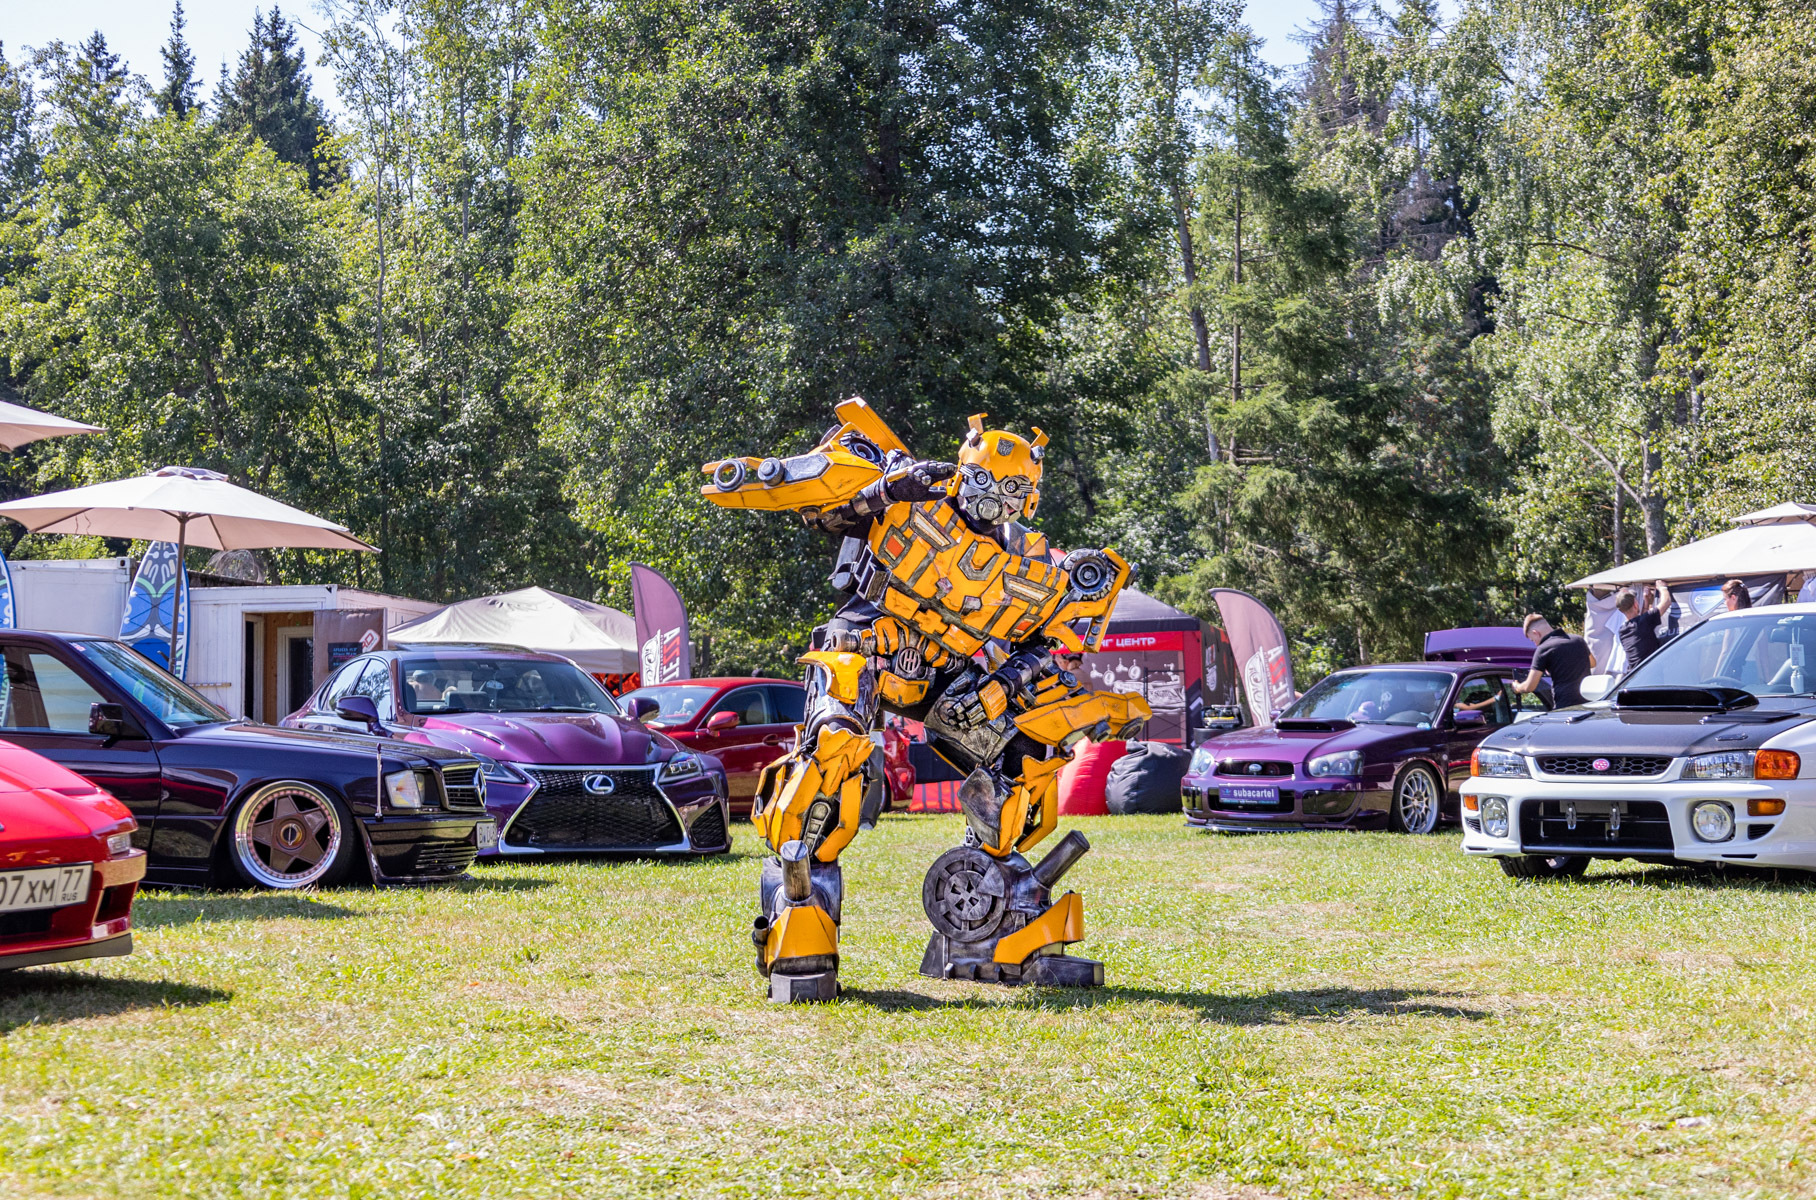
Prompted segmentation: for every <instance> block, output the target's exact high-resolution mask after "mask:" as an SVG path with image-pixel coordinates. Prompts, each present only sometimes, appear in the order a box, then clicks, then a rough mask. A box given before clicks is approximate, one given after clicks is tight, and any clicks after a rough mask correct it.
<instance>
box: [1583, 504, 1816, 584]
mask: <svg viewBox="0 0 1816 1200" xmlns="http://www.w3.org/2000/svg"><path fill="white" fill-rule="evenodd" d="M1779 507H1781V508H1782V507H1784V506H1783V505H1780V506H1779ZM1763 511H1765V512H1771V511H1772V510H1771V509H1766V510H1763ZM1755 515H1757V514H1755ZM1743 519H1744V518H1743ZM1794 571H1816V525H1812V524H1811V523H1809V522H1808V521H1797V522H1794V523H1790V524H1775V525H1765V524H1750V525H1742V526H1740V527H1739V528H1738V529H1730V530H1728V531H1727V532H1726V533H1718V534H1716V535H1715V536H1714V537H1706V538H1703V539H1702V540H1701V541H1698V542H1691V543H1690V544H1689V545H1687V546H1679V547H1678V548H1677V549H1675V550H1667V551H1665V552H1664V553H1663V554H1654V555H1652V556H1651V557H1649V558H1641V559H1637V560H1635V561H1633V562H1630V563H1623V564H1622V565H1621V566H1618V567H1611V568H1610V569H1608V570H1606V571H1599V572H1597V573H1596V574H1594V575H1588V576H1585V577H1584V578H1582V579H1578V580H1576V581H1575V582H1574V583H1572V584H1570V586H1571V587H1578V588H1587V587H1616V586H1619V585H1621V584H1627V583H1651V582H1652V581H1653V580H1655V579H1662V580H1664V581H1665V582H1666V583H1687V582H1690V581H1692V580H1698V579H1731V578H1734V577H1735V576H1740V575H1777V574H1789V573H1791V572H1794Z"/></svg>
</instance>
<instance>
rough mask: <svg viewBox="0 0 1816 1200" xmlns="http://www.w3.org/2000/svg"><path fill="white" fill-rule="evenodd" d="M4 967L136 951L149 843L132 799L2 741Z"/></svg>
mask: <svg viewBox="0 0 1816 1200" xmlns="http://www.w3.org/2000/svg"><path fill="white" fill-rule="evenodd" d="M0 826H3V828H0V971H6V970H12V969H14V968H16V967H36V966H40V965H42V964H44V963H60V962H70V961H73V960H75V959H79V958H107V957H111V956H114V955H119V954H130V953H131V952H132V900H133V896H134V895H135V894H136V893H137V892H138V890H139V880H141V879H143V878H144V877H145V851H144V850H142V849H134V848H133V844H132V842H133V833H134V832H135V831H136V830H137V829H138V825H137V824H136V823H135V822H134V821H133V819H132V814H131V813H129V812H128V811H126V806H125V805H124V804H121V803H120V802H119V801H118V800H115V799H114V798H113V797H112V796H110V795H108V794H107V793H106V792H104V791H102V790H101V789H100V788H97V787H96V786H95V785H94V784H92V783H90V782H88V781H87V780H86V779H83V778H82V777H81V776H80V775H77V774H75V773H74V772H72V771H69V770H67V769H65V768H63V767H60V766H58V765H57V764H56V763H54V762H52V761H50V760H49V759H48V758H44V757H42V756H41V755H38V754H34V753H33V752H32V751H30V750H26V749H23V748H21V747H18V746H15V745H13V744H11V743H10V742H0Z"/></svg>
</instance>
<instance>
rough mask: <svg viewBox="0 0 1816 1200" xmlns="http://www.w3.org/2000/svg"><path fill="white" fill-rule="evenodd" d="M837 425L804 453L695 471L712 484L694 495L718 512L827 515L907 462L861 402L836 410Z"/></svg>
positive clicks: (904, 450)
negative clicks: (894, 465) (895, 465)
mask: <svg viewBox="0 0 1816 1200" xmlns="http://www.w3.org/2000/svg"><path fill="white" fill-rule="evenodd" d="M838 414H839V424H838V425H836V426H834V427H833V428H832V429H831V430H829V431H828V432H827V434H826V436H825V437H824V438H822V439H820V444H819V445H817V446H815V447H814V448H813V449H812V450H810V451H808V452H807V453H806V454H796V455H793V456H791V457H788V458H725V459H720V460H719V461H717V462H709V463H707V464H706V465H705V466H704V467H702V468H700V469H701V470H702V471H704V472H705V473H706V474H707V475H709V476H711V477H712V482H711V483H708V484H707V485H706V486H705V487H703V488H701V489H700V494H701V495H702V496H704V497H705V498H706V499H708V500H710V501H712V502H713V503H714V504H717V505H718V506H719V507H721V508H754V509H761V510H763V511H766V512H786V511H800V512H808V511H811V512H813V513H815V514H818V513H824V512H828V511H830V510H832V509H836V508H838V507H840V506H841V505H847V504H851V503H853V502H854V501H856V500H857V499H858V497H859V496H860V495H862V493H863V492H864V489H865V488H867V487H870V486H871V485H872V484H877V483H881V482H882V481H883V479H884V476H885V472H886V469H887V468H889V467H890V465H891V460H899V459H907V460H909V461H912V460H913V455H911V454H910V453H909V452H908V447H907V446H906V445H904V444H903V443H902V440H901V439H900V438H898V437H897V436H896V435H895V433H894V431H892V430H891V429H890V428H889V426H888V425H885V424H884V423H883V419H882V418H881V417H879V416H877V414H876V412H875V410H873V409H872V408H871V407H870V406H869V405H868V404H866V403H864V401H863V400H861V399H859V398H857V397H856V396H853V397H852V398H851V399H849V400H847V401H845V402H844V403H843V404H841V405H839V407H838Z"/></svg>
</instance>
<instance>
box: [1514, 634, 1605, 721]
mask: <svg viewBox="0 0 1816 1200" xmlns="http://www.w3.org/2000/svg"><path fill="white" fill-rule="evenodd" d="M1521 628H1522V629H1524V630H1525V632H1526V636H1527V637H1528V638H1529V639H1531V641H1532V644H1533V645H1535V646H1537V647H1538V649H1536V650H1534V651H1533V652H1532V669H1531V670H1529V671H1527V672H1526V678H1525V679H1523V680H1521V681H1520V682H1519V683H1516V684H1514V685H1513V690H1514V692H1515V693H1516V694H1518V695H1522V696H1523V695H1525V694H1526V693H1527V692H1534V691H1537V690H1538V686H1539V681H1540V680H1541V679H1543V678H1544V677H1545V676H1547V675H1549V676H1551V696H1552V705H1553V707H1556V708H1569V707H1571V706H1572V705H1576V704H1581V703H1582V702H1583V691H1582V687H1583V679H1584V677H1585V676H1587V675H1588V674H1589V673H1590V672H1591V671H1593V670H1595V655H1594V654H1592V653H1591V652H1590V650H1589V643H1588V642H1585V641H1584V640H1583V639H1582V638H1580V637H1577V636H1576V635H1575V634H1573V633H1565V632H1564V631H1563V630H1561V629H1553V628H1552V627H1551V622H1550V621H1547V620H1546V619H1545V618H1544V617H1541V616H1540V615H1539V614H1538V613H1529V614H1527V617H1526V620H1525V621H1524V622H1523V623H1522V625H1521Z"/></svg>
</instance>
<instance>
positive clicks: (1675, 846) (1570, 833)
mask: <svg viewBox="0 0 1816 1200" xmlns="http://www.w3.org/2000/svg"><path fill="white" fill-rule="evenodd" d="M1681 770H1682V764H1681V763H1678V762H1674V763H1673V764H1672V765H1671V767H1670V768H1669V770H1668V771H1667V772H1666V775H1667V777H1666V778H1664V779H1656V780H1646V781H1643V782H1633V783H1614V782H1602V781H1589V782H1585V781H1584V780H1582V779H1580V778H1579V779H1574V780H1570V779H1558V778H1528V779H1493V778H1487V777H1476V778H1472V779H1470V780H1469V781H1468V782H1467V783H1465V784H1464V785H1463V788H1462V793H1463V796H1464V805H1465V807H1464V811H1463V814H1462V817H1463V821H1462V825H1463V851H1464V853H1466V854H1475V855H1481V856H1485V857H1512V856H1515V855H1521V854H1542V855H1546V856H1564V855H1587V856H1589V857H1592V858H1609V859H1615V858H1637V859H1642V860H1652V861H1663V862H1706V863H1735V864H1738V865H1746V866H1759V867H1785V868H1790V869H1796V870H1812V869H1816V779H1786V780H1778V779H1764V780H1731V781H1721V782H1708V781H1704V780H1698V779H1680V778H1676V776H1677V774H1678V772H1679V771H1681ZM1486 796H1501V797H1505V798H1506V800H1507V806H1508V822H1507V823H1508V831H1507V836H1505V837H1499V838H1495V837H1490V836H1488V834H1487V833H1486V832H1484V830H1483V828H1482V820H1481V813H1480V809H1479V805H1480V802H1481V799H1482V798H1483V797H1486ZM1471 798H1473V799H1474V800H1475V802H1476V804H1477V806H1478V807H1477V810H1476V811H1470V809H1469V808H1468V805H1469V803H1470V799H1471ZM1704 800H1717V801H1722V802H1724V803H1726V804H1728V805H1729V807H1730V808H1731V809H1732V810H1733V813H1734V832H1733V834H1732V836H1730V837H1729V838H1727V839H1726V840H1724V841H1720V842H1706V841H1703V840H1702V839H1701V838H1699V837H1697V836H1696V832H1695V830H1694V828H1693V827H1692V825H1691V821H1690V810H1691V808H1692V807H1694V806H1695V805H1696V804H1697V803H1699V802H1701V801H1704ZM1749 800H1783V801H1784V802H1785V810H1784V812H1783V814H1781V815H1777V816H1763V815H1762V816H1750V815H1748V812H1747V801H1749ZM1572 826H1574V828H1573V827H1572Z"/></svg>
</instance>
